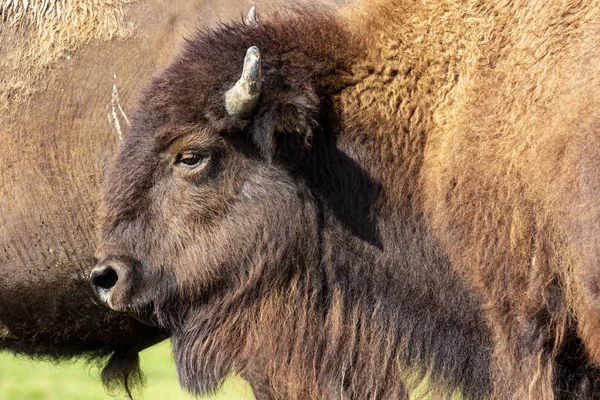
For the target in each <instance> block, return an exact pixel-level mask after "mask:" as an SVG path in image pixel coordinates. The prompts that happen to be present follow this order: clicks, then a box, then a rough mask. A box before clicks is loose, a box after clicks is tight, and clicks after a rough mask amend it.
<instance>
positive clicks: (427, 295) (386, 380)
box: [97, 0, 600, 399]
mask: <svg viewBox="0 0 600 400" xmlns="http://www.w3.org/2000/svg"><path fill="white" fill-rule="evenodd" d="M597 21H600V4H598V3H597V2H583V1H575V0H573V1H551V2H531V1H519V0H517V1H499V2H483V1H466V2H465V1H443V2H438V1H427V0H423V1H417V2H413V1H404V0H396V1H392V2H383V1H382V2H377V3H373V2H365V3H364V4H356V5H355V6H353V7H349V8H348V9H346V10H343V11H341V12H340V13H339V14H338V15H336V16H329V15H328V14H327V13H323V12H316V11H315V12H299V13H297V14H295V15H291V16H285V15H284V16H274V17H273V18H272V19H269V20H264V21H262V22H261V23H259V25H258V26H250V27H249V26H243V25H231V26H223V27H221V28H220V29H218V30H216V31H214V32H201V33H199V34H198V36H197V37H196V38H195V39H193V40H192V41H191V42H190V43H189V45H188V46H187V48H186V49H185V51H184V53H183V54H182V55H181V56H180V58H179V59H178V60H177V61H175V62H174V63H173V64H172V65H171V66H170V67H169V68H168V69H166V70H165V71H163V72H162V73H160V74H159V75H158V76H157V77H156V78H155V80H154V82H153V83H152V84H151V85H150V87H149V88H148V89H147V90H146V92H145V93H144V95H143V97H142V100H141V103H140V110H139V111H138V113H137V114H136V116H135V117H134V119H133V125H132V131H131V135H130V136H129V137H127V139H126V140H125V142H124V145H123V146H122V147H121V149H120V150H119V153H118V155H117V157H116V158H115V160H114V162H113V164H112V168H111V170H110V172H109V174H108V177H107V183H106V185H105V188H104V201H103V211H102V214H101V215H102V219H101V225H102V227H101V245H100V247H99V250H98V252H97V255H98V257H99V259H100V260H101V264H102V265H109V266H110V265H111V264H115V265H116V264H118V265H121V268H122V269H121V271H127V272H126V275H122V276H120V277H119V281H117V284H116V285H115V287H114V288H113V292H112V300H113V303H112V304H113V307H114V308H116V309H120V310H124V311H129V312H131V313H133V314H136V315H140V316H143V317H145V318H148V317H150V316H152V318H157V319H158V322H159V324H160V325H161V326H163V327H165V328H166V329H168V330H169V331H170V332H171V333H172V335H173V343H174V350H175V355H176V360H177V366H178V370H179V374H180V379H181V381H182V383H183V385H184V386H186V387H187V388H188V389H190V390H192V391H194V392H204V391H207V390H211V389H213V388H214V387H216V386H217V385H218V384H219V382H220V381H221V379H222V378H223V376H224V375H225V374H226V373H227V372H228V371H230V370H237V371H244V370H245V369H246V368H250V367H251V368H253V369H254V370H256V369H260V370H262V371H263V374H264V375H266V376H267V377H268V379H267V382H265V383H264V384H265V385H266V386H268V387H272V388H273V390H274V393H275V394H276V395H278V397H281V398H303V399H304V398H307V399H308V398H331V397H334V396H335V397H348V398H357V399H367V398H397V397H401V396H405V395H406V393H405V392H404V388H403V387H402V385H401V383H400V382H401V381H404V382H405V384H406V385H407V386H409V387H412V386H414V385H416V384H417V383H418V382H419V381H420V378H422V377H423V376H425V375H426V376H428V377H430V379H431V382H433V384H434V385H438V386H437V387H438V388H439V390H440V391H441V394H439V395H440V396H442V395H449V394H451V393H452V392H453V391H454V390H456V389H458V388H461V389H462V390H464V391H465V395H466V396H467V397H470V396H472V397H481V396H484V395H490V396H491V397H492V398H499V399H513V398H514V399H523V398H528V399H554V398H577V399H581V398H600V387H599V383H600V382H599V380H598V379H599V376H598V373H599V371H598V364H599V363H600V340H598V339H599V338H598V337H597V335H598V333H597V332H598V331H599V330H598V328H599V325H600V315H598V294H599V292H600V283H599V281H598V280H599V279H600V273H599V272H598V271H599V269H598V265H599V262H600V250H599V249H600V247H599V246H598V245H597V244H596V242H597V237H598V236H599V235H598V233H600V232H597V231H598V229H600V228H599V227H600V208H599V207H598V206H597V204H598V200H597V198H598V194H600V182H599V181H598V179H599V177H600V162H599V161H598V160H600V157H599V156H600V154H598V152H599V151H600V150H599V149H600V146H599V143H598V127H599V126H600V125H599V123H598V117H597V113H598V112H597V110H598V109H599V106H600V104H598V102H599V101H600V100H598V96H597V94H598V93H599V92H600V73H599V72H600V71H599V70H598V69H599V68H600V54H598V51H599V49H600V32H599V29H600V25H598V23H597ZM250 45H256V46H258V47H259V49H260V50H261V52H262V54H263V80H264V82H263V92H262V95H261V96H262V97H261V100H260V103H259V106H258V109H257V111H256V112H255V114H254V115H253V116H252V117H250V118H248V119H247V120H243V121H240V120H236V119H234V118H231V117H229V116H227V115H226V113H225V108H224V103H223V96H224V93H225V91H226V90H227V89H228V88H230V87H231V86H232V85H233V83H234V82H235V81H236V79H237V78H238V76H239V72H240V70H241V62H242V58H243V54H244V52H245V49H246V48H247V47H249V46H250ZM184 151H195V152H196V153H198V154H201V155H203V156H205V157H206V160H205V162H204V163H203V164H202V166H201V167H198V168H196V169H194V170H187V169H185V168H183V167H180V166H178V165H177V159H178V158H177V157H178V154H182V153H183V152H184ZM122 273H123V272H122ZM150 310H152V311H153V313H151V314H148V311H150ZM489 351H491V352H492V354H490V353H489ZM488 368H489V369H488ZM488 374H489V375H488ZM261 376H263V375H261ZM488 378H490V379H491V383H490V382H489V381H488ZM436 396H437V395H436Z"/></svg>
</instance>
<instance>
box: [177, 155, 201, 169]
mask: <svg viewBox="0 0 600 400" xmlns="http://www.w3.org/2000/svg"><path fill="white" fill-rule="evenodd" d="M206 159H207V157H206V156H203V155H202V154H198V153H192V152H189V153H182V154H180V155H179V156H177V160H176V161H175V165H176V166H178V167H184V168H196V167H198V166H200V165H202V164H204V161H206Z"/></svg>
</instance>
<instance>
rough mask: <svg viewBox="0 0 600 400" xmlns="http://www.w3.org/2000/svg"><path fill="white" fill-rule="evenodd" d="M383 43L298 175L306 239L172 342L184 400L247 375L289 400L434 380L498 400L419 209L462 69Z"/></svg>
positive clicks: (464, 295)
mask: <svg viewBox="0 0 600 400" xmlns="http://www.w3.org/2000/svg"><path fill="white" fill-rule="evenodd" d="M413 17H415V16H414V15H413ZM417 17H418V15H417ZM402 19H405V20H406V21H407V20H408V19H410V18H409V17H403V18H402ZM406 21H403V22H406ZM396 22H398V21H396ZM417 22H418V21H417ZM393 26H395V27H397V25H393ZM388 29H391V28H388ZM405 29H406V31H407V32H411V30H410V27H409V26H407V27H406V28H405ZM386 32H389V30H388V31H385V30H384V31H381V33H382V35H383V40H380V42H379V44H378V46H379V47H378V48H369V58H370V59H369V58H368V59H366V60H362V61H357V62H356V63H355V64H354V67H353V71H352V72H353V74H354V77H353V78H350V79H348V80H349V81H351V82H353V84H352V85H350V86H347V87H346V88H345V89H344V90H342V91H341V92H338V93H336V94H335V95H334V96H333V97H332V98H329V99H325V101H323V104H324V107H327V104H330V105H331V107H332V108H331V109H330V110H329V111H327V110H326V111H323V113H322V120H321V121H319V123H320V125H321V127H322V128H323V132H321V134H322V135H321V136H318V135H317V136H316V137H315V143H314V144H313V149H312V153H311V156H310V157H309V158H308V160H306V162H305V167H304V168H303V169H300V170H299V171H297V172H295V173H296V174H297V176H296V180H297V181H301V182H304V184H305V185H306V187H305V188H304V190H305V191H306V192H307V196H306V198H305V199H304V201H305V202H306V204H305V206H304V207H303V208H302V211H301V212H300V211H299V213H301V215H300V216H299V217H298V219H300V220H302V221H303V224H302V225H303V226H302V228H298V230H297V231H295V232H293V233H294V235H295V236H294V237H290V236H288V235H287V234H289V232H286V237H281V238H277V237H275V238H273V237H269V239H268V240H269V241H271V243H272V246H273V248H277V240H280V243H281V245H282V246H285V247H286V248H288V249H289V251H285V250H281V249H279V250H278V251H279V253H278V255H277V257H273V254H271V255H270V256H269V257H264V258H263V259H264V260H269V263H270V264H269V265H256V264H255V265H252V266H250V267H249V268H250V269H251V270H254V271H260V273H258V272H255V273H253V274H252V273H251V274H250V275H249V277H248V278H247V280H246V281H245V282H243V283H242V285H241V288H240V289H239V290H236V291H235V292H232V293H226V294H223V295H221V296H215V298H217V299H218V300H215V301H214V302H211V303H209V304H202V305H197V306H192V307H191V308H190V310H189V315H191V317H189V318H190V320H189V321H187V322H186V324H185V327H183V328H182V329H181V331H177V332H174V334H173V344H174V352H175V356H176V359H177V365H178V368H179V373H180V379H181V381H182V384H183V385H184V386H186V387H187V388H188V389H190V390H192V391H194V392H204V391H207V390H212V389H214V388H215V387H216V386H217V385H218V384H219V383H220V382H221V380H222V379H223V377H224V376H225V375H226V374H227V373H229V372H231V371H237V372H239V373H241V374H242V375H244V374H245V370H246V369H247V368H248V369H251V370H252V371H253V373H255V372H256V370H257V369H261V370H262V372H263V373H262V374H259V375H260V376H261V377H262V378H261V379H264V377H267V378H266V379H267V381H268V382H266V383H267V384H268V385H269V386H270V387H272V388H274V391H271V392H270V395H271V396H273V395H274V393H275V394H279V395H280V396H279V397H280V398H286V399H287V398H298V399H324V398H333V397H339V396H343V397H347V398H353V399H374V398H403V397H406V396H407V388H408V389H414V388H415V387H416V386H418V385H419V384H420V383H421V382H422V380H423V378H425V377H427V378H428V381H429V382H430V383H431V384H433V385H434V386H435V388H436V390H437V391H438V392H439V393H438V394H437V395H438V396H448V397H449V396H450V395H451V394H452V393H453V392H455V391H456V390H459V389H462V390H463V393H464V394H465V395H466V396H473V397H475V398H480V397H482V396H484V395H485V394H486V393H488V391H489V376H488V374H489V365H490V356H491V354H490V348H491V345H490V342H489V340H490V338H489V335H488V332H487V331H486V328H485V326H484V322H483V319H482V316H481V315H480V306H479V304H478V302H477V300H476V299H474V298H473V296H471V295H469V294H468V288H467V285H466V284H465V283H464V282H463V281H461V280H460V279H459V278H458V277H457V276H456V275H455V273H454V272H453V271H452V270H451V269H450V266H449V263H448V261H447V259H446V258H445V257H444V255H443V254H442V251H441V250H440V247H439V245H438V243H437V241H436V240H435V239H434V238H433V237H432V235H431V234H430V232H429V231H428V227H427V224H426V222H425V220H424V218H423V216H422V210H421V209H420V207H419V206H418V199H419V198H420V196H421V194H420V191H419V188H418V174H419V172H420V166H421V162H422V161H421V157H422V149H423V146H424V143H425V142H426V140H427V133H428V132H429V131H430V130H432V129H434V128H435V114H434V113H435V110H436V109H437V108H438V107H439V106H440V104H437V103H435V102H434V101H439V99H444V98H446V96H447V95H448V93H449V92H450V91H451V90H452V89H453V87H454V83H455V80H457V79H458V67H457V65H458V63H459V61H458V60H457V59H456V58H455V57H454V56H452V57H450V56H448V57H441V58H437V59H434V58H433V57H429V56H427V54H425V53H422V54H421V55H418V54H417V53H415V52H414V50H412V51H411V52H409V49H411V48H412V47H413V44H414V40H415V37H414V36H413V37H411V36H410V35H409V34H408V33H407V35H402V33H401V32H395V35H397V36H395V37H399V38H404V39H406V41H404V42H403V41H402V40H399V41H398V42H397V43H396V44H394V43H392V39H391V38H390V37H387V36H386V35H387V33H386ZM369 34H372V33H369ZM407 38H408V39H407ZM365 41H366V42H369V41H370V37H369V35H367V36H366V39H365ZM431 41H432V42H434V40H433V39H431ZM370 44H373V43H370ZM394 46H395V47H394ZM419 46H426V44H420V45H419ZM455 54H458V53H455ZM346 78H347V77H346ZM424 82H426V84H427V87H428V90H429V91H428V92H424V91H422V90H421V89H422V87H423V86H422V85H423V84H424ZM340 86H343V85H340ZM316 91H317V92H320V91H319V90H316ZM382 98H385V99H387V100H386V101H385V102H383V103H382V102H380V101H379V100H377V101H378V103H377V104H376V105H373V102H374V101H376V99H382ZM365 109H369V110H370V111H369V112H362V111H361V110H365ZM346 110H351V111H350V112H346ZM342 132H343V134H342ZM257 259H260V257H257ZM253 261H256V259H255V260H253ZM274 261H277V262H274ZM283 271H285V273H284V272H283ZM274 276H277V278H276V279H274V278H273V277H274ZM194 307H198V308H197V309H196V308H194ZM247 378H249V379H250V380H251V383H252V384H253V386H254V387H255V389H256V387H257V386H260V385H259V384H257V383H256V382H252V378H253V376H247Z"/></svg>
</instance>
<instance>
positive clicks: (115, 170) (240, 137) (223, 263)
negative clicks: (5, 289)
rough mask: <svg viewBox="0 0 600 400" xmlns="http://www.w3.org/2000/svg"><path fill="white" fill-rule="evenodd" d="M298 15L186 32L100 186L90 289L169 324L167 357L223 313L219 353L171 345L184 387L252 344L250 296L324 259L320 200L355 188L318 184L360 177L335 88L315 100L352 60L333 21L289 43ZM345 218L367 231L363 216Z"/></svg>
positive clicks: (207, 336) (216, 371)
mask: <svg viewBox="0 0 600 400" xmlns="http://www.w3.org/2000/svg"><path fill="white" fill-rule="evenodd" d="M295 21H296V20H294V19H292V20H291V21H290V20H287V21H286V22H285V23H283V22H281V21H279V22H278V20H277V19H275V22H273V23H272V24H263V25H252V26H246V25H236V26H229V27H223V28H222V29H221V30H219V31H217V32H212V33H201V34H199V35H198V37H197V38H195V39H194V40H192V41H190V42H189V43H188V45H187V47H186V48H185V50H184V51H183V53H182V55H181V56H180V57H179V59H177V60H176V61H175V62H174V63H173V64H172V65H171V66H170V67H169V68H167V69H166V70H165V71H163V72H162V73H160V74H159V75H158V76H157V77H156V78H155V79H154V81H153V82H152V84H151V85H150V87H149V88H148V89H147V90H146V91H145V93H144V94H143V96H142V99H141V101H140V107H139V110H138V112H137V113H136V115H135V116H134V119H133V121H132V125H131V130H130V132H129V133H128V134H127V135H126V137H125V138H124V141H123V143H122V146H121V148H120V150H119V152H118V154H117V155H116V157H115V158H114V160H113V162H112V166H111V168H110V170H109V172H108V175H107V177H106V181H105V183H104V189H103V209H102V211H101V218H100V221H101V233H100V245H99V248H98V250H97V254H96V258H97V265H96V268H95V269H94V271H93V272H92V274H91V280H92V284H93V286H94V288H95V290H96V292H97V294H98V296H99V298H100V299H101V300H102V301H103V302H105V303H106V304H107V305H108V306H109V307H110V308H112V309H114V310H118V311H124V312H128V313H131V314H133V315H134V316H136V317H138V318H140V319H141V320H144V321H146V322H149V323H151V324H158V325H160V326H162V327H164V328H166V329H168V330H169V331H170V332H171V333H172V334H173V343H174V346H175V352H176V353H177V347H178V346H183V345H182V344H181V343H182V342H183V341H184V340H186V338H187V339H189V340H193V341H194V342H195V343H196V344H198V345H200V346H204V348H205V350H206V351H207V352H211V351H214V347H215V346H214V342H212V341H213V340H214V338H215V337H218V333H219V329H220V326H221V325H223V324H225V323H230V325H229V328H228V329H227V330H225V329H223V330H222V331H220V332H221V333H222V336H221V337H220V339H223V336H227V337H228V338H229V339H228V340H229V341H230V343H229V345H228V346H224V347H227V349H225V350H223V351H226V352H228V355H224V353H223V352H221V353H219V355H218V356H216V355H214V354H213V353H211V354H213V356H214V357H219V359H218V360H215V359H214V357H213V359H211V357H212V356H211V355H208V354H204V360H207V359H208V361H205V362H206V363H208V362H209V361H210V363H211V366H210V367H206V366H203V365H197V364H194V363H191V362H186V361H185V360H183V359H184V358H185V357H187V356H186V354H184V353H183V352H182V353H181V354H180V357H181V359H180V360H179V361H180V362H178V365H179V369H180V376H181V377H182V379H183V380H184V384H186V385H187V386H188V387H189V388H190V389H192V390H196V391H203V390H205V389H208V388H211V387H213V386H214V385H215V384H217V383H218V382H219V381H220V379H222V377H223V375H224V374H226V373H227V371H228V370H229V369H231V368H234V369H239V368H240V365H235V364H232V360H234V359H235V360H239V359H240V357H238V355H239V354H241V353H243V352H249V351H250V350H248V346H250V345H249V344H248V342H246V341H245V340H244V339H243V338H244V337H246V335H247V334H248V332H247V330H248V329H250V328H249V325H248V324H244V321H242V320H241V318H242V317H241V316H239V311H238V310H240V309H241V308H243V309H246V310H248V309H251V310H253V311H247V312H246V315H247V316H249V317H251V318H249V319H254V320H258V319H260V318H263V317H264V315H263V316H262V317H261V316H259V315H257V314H256V313H258V312H259V308H256V307H255V308H253V307H254V306H255V305H256V304H257V303H258V302H259V299H261V301H262V302H263V303H264V301H265V299H271V300H273V299H274V298H276V297H277V296H279V295H281V290H283V288H288V289H289V287H290V285H289V282H291V281H294V280H298V279H300V278H299V277H300V276H302V275H305V274H306V272H307V271H310V268H313V267H315V268H316V267H317V266H318V265H319V259H320V258H321V256H322V254H321V253H322V251H323V249H322V248H321V241H322V238H321V237H320V235H322V225H323V224H324V219H323V212H324V211H323V210H324V207H325V206H324V205H323V204H322V202H323V201H326V202H327V201H328V202H336V203H337V204H344V203H346V204H349V205H350V204H354V203H355V202H356V201H359V199H361V198H362V197H361V196H362V194H361V193H360V192H358V191H357V193H355V194H356V196H355V197H354V199H345V198H343V195H342V193H341V192H340V191H337V190H336V189H337V188H333V189H331V190H328V191H326V192H320V193H319V194H317V193H316V192H315V191H316V190H317V189H316V187H317V186H319V184H318V182H319V181H321V180H325V179H329V175H331V174H335V173H336V171H339V170H342V169H344V170H345V171H346V173H347V172H348V171H350V172H351V175H352V173H353V174H354V175H353V176H349V177H347V178H346V179H345V180H340V181H339V182H338V185H339V187H340V188H341V187H344V185H346V184H348V183H349V182H351V184H352V185H355V184H360V183H361V182H364V180H365V179H366V177H365V176H364V174H362V173H361V172H360V171H359V170H358V169H357V168H356V167H355V166H353V165H351V166H349V165H345V164H352V163H351V161H350V160H349V159H348V157H345V156H343V155H341V153H340V152H339V151H338V150H337V149H336V148H335V145H334V142H335V129H336V128H335V126H334V125H335V121H334V119H332V118H329V117H330V115H328V113H329V112H330V110H331V108H332V107H331V98H329V97H325V96H323V93H325V92H331V91H332V90H339V87H336V85H337V84H339V82H337V81H336V80H335V79H333V78H332V77H335V76H337V75H336V73H339V72H340V71H343V70H344V69H347V68H348V63H347V60H348V58H347V57H346V54H345V50H344V51H332V46H333V42H334V41H335V40H334V39H336V40H337V41H340V40H343V39H342V37H341V33H340V31H339V28H337V27H335V26H334V23H333V22H332V21H333V20H332V19H329V17H326V18H325V19H324V20H323V19H321V20H319V19H314V21H313V23H314V24H315V30H314V31H313V32H316V31H317V28H316V26H319V29H318V31H319V32H320V33H318V35H317V37H313V38H305V40H301V41H297V39H298V36H297V35H298V33H297V29H298V27H297V26H294V24H297V23H298V22H295ZM298 24H299V23H298ZM327 27H329V29H327ZM304 29H308V31H310V27H306V26H305V27H303V30H304ZM319 35H320V36H319ZM326 35H330V36H331V37H332V39H327V40H325V39H324V36H326ZM291 43H295V44H294V45H293V47H290V46H292V45H291ZM322 43H325V46H323V45H321V44H322ZM344 43H346V44H347V43H349V42H348V41H347V40H345V41H344ZM255 45H256V47H254V46H255ZM258 49H260V53H259V50H258ZM244 57H245V58H244ZM334 72H335V73H334ZM240 73H241V78H240ZM336 82H337V83H336ZM317 142H318V143H319V146H318V147H319V150H317V149H316V143H317ZM342 164H344V165H343V167H344V168H342V167H341V166H342ZM326 165H327V167H326ZM338 167H340V168H338ZM363 189H365V187H364V185H363ZM366 189H368V188H366ZM367 192H369V191H368V190H367ZM370 193H371V192H370ZM346 195H348V192H347V191H346ZM337 209H338V210H342V209H343V208H340V207H338V208H337ZM363 209H364V210H365V213H368V207H363ZM341 218H342V219H345V220H346V222H347V223H348V226H349V227H350V229H354V230H356V232H357V234H358V235H363V236H369V235H371V231H372V229H371V228H370V227H371V226H372V225H371V224H370V222H369V221H367V219H368V218H367V217H366V214H365V218H364V221H363V220H361V218H360V215H359V216H358V217H357V214H356V213H355V214H354V215H353V217H352V218H349V217H348V215H343V216H341ZM371 236H372V235H371ZM313 273H315V274H318V273H321V272H320V271H318V270H315V271H313ZM319 284H321V283H319ZM285 290H287V289H285ZM252 312H254V313H255V314H252ZM236 313H238V314H236ZM236 315H237V317H236ZM235 318H238V320H236V321H233V322H231V320H232V319H235ZM227 321H229V322H227ZM232 325H235V328H234V327H232ZM244 329H246V331H244V333H242V331H243V330H244ZM232 335H233V336H232ZM236 335H237V336H236ZM192 338H193V339H192ZM201 343H202V344H201ZM196 350H198V349H196ZM198 351H199V352H202V351H204V350H198ZM188 352H189V349H188ZM245 354H246V353H245ZM178 357H179V356H178ZM221 358H222V359H221ZM192 364H193V365H192ZM186 368H188V369H193V370H194V371H192V372H189V373H186V371H185V369H186ZM182 369H183V370H184V371H183V372H182ZM186 376H191V377H190V381H188V382H185V379H186ZM192 379H193V380H194V381H193V382H192V381H191V380H192ZM197 381H199V382H200V383H199V385H200V386H197V385H198V382H197Z"/></svg>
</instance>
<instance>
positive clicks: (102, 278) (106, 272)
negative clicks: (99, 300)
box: [90, 267, 119, 290]
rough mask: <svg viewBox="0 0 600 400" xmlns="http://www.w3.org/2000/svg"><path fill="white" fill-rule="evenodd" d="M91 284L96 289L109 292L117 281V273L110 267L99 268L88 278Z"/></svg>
mask: <svg viewBox="0 0 600 400" xmlns="http://www.w3.org/2000/svg"><path fill="white" fill-rule="evenodd" d="M90 278H91V280H92V284H93V285H94V286H95V287H96V288H97V289H104V290H110V289H112V288H113V287H114V286H115V285H116V284H117V281H118V280H119V276H118V275H117V272H116V271H115V270H114V269H112V268H111V267H99V268H96V269H94V270H93V271H92V275H91V276H90Z"/></svg>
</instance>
